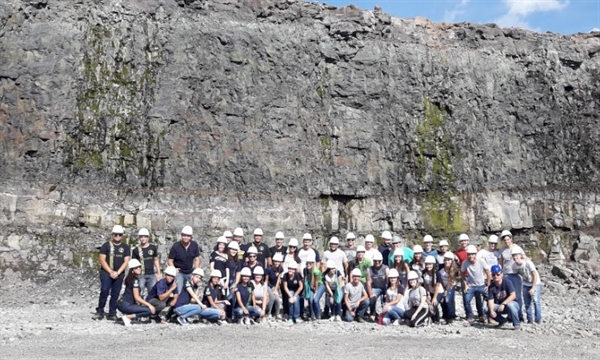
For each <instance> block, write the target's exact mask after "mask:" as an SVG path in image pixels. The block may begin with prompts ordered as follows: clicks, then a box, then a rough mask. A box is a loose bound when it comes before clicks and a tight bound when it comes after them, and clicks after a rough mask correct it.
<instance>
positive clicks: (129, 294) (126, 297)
mask: <svg viewBox="0 0 600 360" xmlns="http://www.w3.org/2000/svg"><path fill="white" fill-rule="evenodd" d="M134 288H135V289H138V291H139V290H140V283H139V281H138V279H133V281H130V282H129V283H127V284H125V291H124V292H123V297H122V299H123V301H125V302H126V303H129V304H135V299H134V297H133V289H134Z"/></svg>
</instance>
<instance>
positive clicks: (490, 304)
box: [488, 296, 496, 318]
mask: <svg viewBox="0 0 600 360" xmlns="http://www.w3.org/2000/svg"><path fill="white" fill-rule="evenodd" d="M488 299H489V300H488V309H490V315H491V316H492V318H495V317H496V312H495V311H494V305H495V304H494V297H490V296H488Z"/></svg>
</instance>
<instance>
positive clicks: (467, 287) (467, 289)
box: [464, 285, 469, 294]
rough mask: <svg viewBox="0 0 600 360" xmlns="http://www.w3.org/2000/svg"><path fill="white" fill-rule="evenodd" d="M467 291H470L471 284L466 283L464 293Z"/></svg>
mask: <svg viewBox="0 0 600 360" xmlns="http://www.w3.org/2000/svg"><path fill="white" fill-rule="evenodd" d="M467 291H469V285H465V290H464V293H465V294H466V293H467Z"/></svg>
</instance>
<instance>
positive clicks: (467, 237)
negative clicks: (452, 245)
mask: <svg viewBox="0 0 600 360" xmlns="http://www.w3.org/2000/svg"><path fill="white" fill-rule="evenodd" d="M465 240H469V235H467V234H460V235H459V236H458V241H465Z"/></svg>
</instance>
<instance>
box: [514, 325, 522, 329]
mask: <svg viewBox="0 0 600 360" xmlns="http://www.w3.org/2000/svg"><path fill="white" fill-rule="evenodd" d="M513 330H521V326H520V325H516V326H513Z"/></svg>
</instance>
